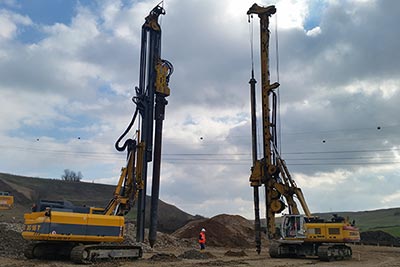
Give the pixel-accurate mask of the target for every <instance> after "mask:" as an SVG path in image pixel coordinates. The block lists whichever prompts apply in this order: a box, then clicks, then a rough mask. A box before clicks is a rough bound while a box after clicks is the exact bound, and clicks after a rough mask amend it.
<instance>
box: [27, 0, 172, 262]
mask: <svg viewBox="0 0 400 267" xmlns="http://www.w3.org/2000/svg"><path fill="white" fill-rule="evenodd" d="M163 14H165V10H164V9H163V8H162V7H161V6H159V5H158V6H156V7H155V8H154V9H153V10H152V11H151V12H150V14H149V15H148V16H147V17H146V19H145V23H144V24H143V26H142V43H141V54H140V77H139V86H138V87H136V96H135V97H133V99H132V100H133V102H134V103H135V105H136V109H135V112H134V115H133V117H132V120H131V122H130V124H129V126H128V127H127V129H126V130H125V131H124V133H123V134H122V135H121V136H120V137H119V138H118V140H117V141H116V143H115V148H116V149H117V150H118V151H124V150H126V151H127V160H126V166H125V167H124V168H122V171H121V175H120V178H119V181H118V184H117V186H116V189H115V191H114V195H113V197H112V198H111V200H110V201H109V203H108V205H107V206H106V207H105V208H96V207H86V206H82V207H81V206H74V205H73V204H72V203H71V202H68V201H49V200H40V201H39V202H38V203H36V204H35V205H34V207H32V212H31V213H26V214H25V215H24V218H25V228H24V230H23V232H22V236H23V238H24V239H27V240H30V241H32V242H31V243H30V244H29V245H28V246H27V249H26V250H25V256H26V257H27V258H44V259H48V258H52V259H54V258H59V257H61V258H70V259H71V260H72V261H74V262H77V263H91V262H93V261H97V260H108V259H121V258H123V259H137V258H140V257H141V256H142V247H141V245H119V244H118V245H116V244H114V242H115V243H117V242H122V241H123V240H124V228H125V221H124V215H126V214H127V213H128V212H129V211H130V210H131V208H132V207H133V206H134V205H135V203H137V204H138V205H137V206H138V208H137V224H136V225H137V235H136V240H137V241H138V242H140V243H141V242H143V240H144V227H145V224H144V223H145V201H146V183H147V166H148V163H149V162H151V161H153V184H152V195H151V215H150V232H149V241H150V244H151V246H153V245H154V243H155V241H156V233H157V219H158V218H157V217H158V216H157V212H158V196H159V182H160V167H161V141H162V127H163V120H164V116H165V106H166V105H167V103H168V102H167V100H166V97H167V96H169V94H170V89H169V88H168V82H169V78H170V75H171V74H172V72H173V67H172V64H171V63H170V62H168V61H167V60H163V59H161V57H160V56H161V28H160V25H159V23H158V17H159V16H160V15H163ZM138 114H139V116H140V118H141V129H140V130H139V129H138V130H137V131H136V132H135V134H133V135H134V137H133V138H127V139H126V140H125V142H124V144H123V145H122V146H120V142H121V141H122V139H124V137H125V136H126V135H127V134H128V133H129V132H130V130H131V129H132V127H133V125H134V124H135V121H136V118H137V117H138ZM153 121H155V124H154V122H153ZM153 127H154V128H155V129H154V131H153ZM138 128H140V127H138ZM153 138H154V140H153ZM153 141H154V152H153Z"/></svg>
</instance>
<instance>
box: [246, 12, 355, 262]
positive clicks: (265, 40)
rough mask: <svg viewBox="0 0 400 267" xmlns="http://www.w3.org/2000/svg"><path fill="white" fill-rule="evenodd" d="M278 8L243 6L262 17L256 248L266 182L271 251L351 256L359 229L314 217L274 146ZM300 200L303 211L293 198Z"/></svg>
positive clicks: (254, 175)
mask: <svg viewBox="0 0 400 267" xmlns="http://www.w3.org/2000/svg"><path fill="white" fill-rule="evenodd" d="M275 13H276V8H275V6H267V7H261V6H259V5H257V4H253V5H252V6H251V7H250V9H249V10H248V11H247V15H248V16H249V19H250V18H252V16H253V14H255V15H258V17H259V19H260V43H261V47H260V49H261V51H260V55H261V104H262V136H263V158H261V159H257V134H256V131H257V120H256V96H255V84H256V80H255V78H254V68H253V69H252V74H251V75H252V76H251V79H250V81H249V83H250V101H251V125H252V155H253V166H252V168H251V175H250V185H251V186H252V187H253V195H254V212H255V231H256V238H255V241H256V246H257V252H258V253H260V252H261V223H260V214H259V188H260V187H261V186H264V187H265V198H266V199H265V205H266V231H267V235H268V238H269V240H270V246H269V254H270V256H271V257H272V258H279V257H282V258H283V257H291V258H293V257H295V258H296V257H308V256H312V257H318V258H319V259H320V260H324V261H330V260H340V259H349V258H351V257H352V250H351V247H349V246H347V245H346V243H354V242H359V241H360V233H359V230H358V229H357V228H356V227H355V226H354V223H350V222H349V220H348V219H345V218H343V217H340V216H338V215H336V214H335V215H334V217H333V218H332V219H331V220H330V221H325V220H322V219H320V218H318V217H316V216H312V214H311V212H310V210H309V208H308V206H307V203H306V201H305V198H304V195H303V193H302V191H301V189H300V188H299V187H298V186H297V185H296V183H295V181H294V180H293V178H292V176H291V174H290V173H289V170H288V168H287V166H286V163H285V161H284V160H283V159H282V157H281V156H280V153H279V149H278V135H277V109H278V107H277V105H278V101H277V99H278V97H277V92H276V91H277V89H278V87H279V83H278V82H275V83H272V84H271V81H270V73H269V38H270V37H269V29H268V28H269V17H270V16H272V15H273V14H275ZM296 198H297V201H298V202H299V203H300V205H301V207H302V210H303V212H304V213H300V209H299V207H298V205H297V203H296ZM285 209H287V210H288V214H286V215H284V216H283V217H282V218H281V219H282V222H281V226H280V227H276V224H275V220H276V215H277V214H280V213H282V212H283V211H284V210H285Z"/></svg>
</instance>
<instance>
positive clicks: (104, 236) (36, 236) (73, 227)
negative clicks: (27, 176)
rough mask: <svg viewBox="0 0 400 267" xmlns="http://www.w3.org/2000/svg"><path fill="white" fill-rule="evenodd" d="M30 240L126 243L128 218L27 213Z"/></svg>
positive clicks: (25, 237) (26, 222)
mask: <svg viewBox="0 0 400 267" xmlns="http://www.w3.org/2000/svg"><path fill="white" fill-rule="evenodd" d="M24 218H25V228H24V230H23V232H22V236H23V238H24V239H27V240H40V241H68V242H71V241H76V242H122V241H123V233H124V217H123V216H109V215H102V214H92V213H88V214H85V213H75V212H62V211H41V212H32V213H27V214H25V215H24Z"/></svg>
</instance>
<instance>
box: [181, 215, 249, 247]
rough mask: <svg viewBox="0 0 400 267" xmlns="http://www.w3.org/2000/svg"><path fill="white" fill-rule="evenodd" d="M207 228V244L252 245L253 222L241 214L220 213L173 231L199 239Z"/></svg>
mask: <svg viewBox="0 0 400 267" xmlns="http://www.w3.org/2000/svg"><path fill="white" fill-rule="evenodd" d="M202 228H205V229H206V230H207V232H206V239H207V245H209V246H216V247H252V246H254V244H253V240H254V229H253V225H252V224H251V222H249V221H248V220H246V219H245V218H243V217H241V216H239V215H226V214H222V215H218V216H215V217H213V218H211V219H202V220H197V221H192V222H189V223H188V224H186V225H185V226H184V227H182V228H180V229H178V230H177V231H175V232H174V233H173V236H176V237H178V238H190V239H192V240H193V239H194V242H196V241H195V240H197V238H198V235H199V233H200V230H201V229H202Z"/></svg>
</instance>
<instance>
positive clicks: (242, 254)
mask: <svg viewBox="0 0 400 267" xmlns="http://www.w3.org/2000/svg"><path fill="white" fill-rule="evenodd" d="M224 255H225V256H229V257H245V256H247V254H246V252H244V250H240V251H233V250H228V251H227V252H225V254H224Z"/></svg>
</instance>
